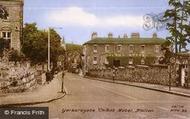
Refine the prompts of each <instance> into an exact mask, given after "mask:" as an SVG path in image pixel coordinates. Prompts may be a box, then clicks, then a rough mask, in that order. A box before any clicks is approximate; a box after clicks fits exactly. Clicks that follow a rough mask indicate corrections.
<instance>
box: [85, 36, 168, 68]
mask: <svg viewBox="0 0 190 119" xmlns="http://www.w3.org/2000/svg"><path fill="white" fill-rule="evenodd" d="M93 35H95V37H94V36H93ZM164 42H165V40H164V39H161V38H158V37H157V34H156V33H154V34H153V36H152V37H150V38H141V37H140V34H139V33H132V34H131V37H130V38H129V37H128V36H127V34H124V37H118V38H116V37H113V34H112V33H109V34H108V37H98V35H97V33H93V34H92V38H91V40H90V41H87V42H86V43H84V44H83V55H84V58H83V60H84V65H85V66H84V67H85V69H86V70H88V69H92V68H105V67H106V66H128V65H152V64H159V59H160V57H163V53H162V51H161V45H162V44H163V43H164Z"/></svg>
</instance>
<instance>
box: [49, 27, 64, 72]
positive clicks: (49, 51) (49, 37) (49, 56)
mask: <svg viewBox="0 0 190 119" xmlns="http://www.w3.org/2000/svg"><path fill="white" fill-rule="evenodd" d="M50 29H62V27H49V28H48V71H50V69H51V67H50V64H51V58H50V52H51V49H50V47H51V42H50V41H51V35H50V34H51V33H50Z"/></svg>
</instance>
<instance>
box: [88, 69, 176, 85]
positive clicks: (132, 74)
mask: <svg viewBox="0 0 190 119" xmlns="http://www.w3.org/2000/svg"><path fill="white" fill-rule="evenodd" d="M114 72H115V75H114ZM88 76H92V77H99V78H106V79H111V80H113V77H114V79H115V80H122V81H129V82H140V83H151V84H160V85H169V71H168V68H167V67H165V66H151V67H125V68H117V69H115V71H114V69H111V68H106V69H90V70H89V71H88ZM171 85H172V86H175V85H176V82H175V80H171Z"/></svg>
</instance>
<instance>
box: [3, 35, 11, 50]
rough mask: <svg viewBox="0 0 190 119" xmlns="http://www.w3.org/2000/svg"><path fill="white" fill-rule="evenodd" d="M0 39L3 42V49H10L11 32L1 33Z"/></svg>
mask: <svg viewBox="0 0 190 119" xmlns="http://www.w3.org/2000/svg"><path fill="white" fill-rule="evenodd" d="M1 38H2V39H3V40H4V42H3V47H4V48H6V49H10V43H11V32H9V31H3V32H1Z"/></svg>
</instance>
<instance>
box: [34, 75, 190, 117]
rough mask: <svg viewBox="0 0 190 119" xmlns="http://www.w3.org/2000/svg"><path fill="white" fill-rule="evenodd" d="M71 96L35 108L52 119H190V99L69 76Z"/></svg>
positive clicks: (68, 88) (66, 77) (68, 92)
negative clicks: (46, 111) (47, 109)
mask: <svg viewBox="0 0 190 119" xmlns="http://www.w3.org/2000/svg"><path fill="white" fill-rule="evenodd" d="M65 88H66V90H67V95H66V96H65V97H64V98H62V99H60V100H57V101H54V102H51V103H46V104H39V105H34V106H40V107H44V106H45V107H46V106H48V107H49V110H50V119H190V98H186V97H182V96H176V95H172V94H167V93H162V92H158V91H153V90H148V89H142V88H137V87H132V86H126V85H120V84H114V83H106V82H101V81H96V80H90V79H87V78H82V77H80V76H78V75H74V74H69V73H68V74H66V76H65Z"/></svg>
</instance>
